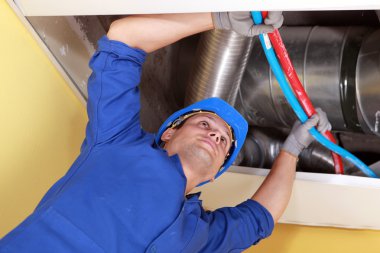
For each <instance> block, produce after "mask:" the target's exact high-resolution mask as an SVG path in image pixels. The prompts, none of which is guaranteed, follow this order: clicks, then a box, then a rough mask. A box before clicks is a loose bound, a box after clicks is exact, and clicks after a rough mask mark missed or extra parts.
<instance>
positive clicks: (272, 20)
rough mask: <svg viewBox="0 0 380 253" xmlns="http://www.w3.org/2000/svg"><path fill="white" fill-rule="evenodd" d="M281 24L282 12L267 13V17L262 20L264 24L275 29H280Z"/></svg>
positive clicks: (282, 20)
mask: <svg viewBox="0 0 380 253" xmlns="http://www.w3.org/2000/svg"><path fill="white" fill-rule="evenodd" d="M283 22H284V16H283V15H282V11H270V12H268V17H267V18H265V19H264V24H266V25H272V26H273V27H274V28H276V29H278V28H280V27H281V26H282V23H283Z"/></svg>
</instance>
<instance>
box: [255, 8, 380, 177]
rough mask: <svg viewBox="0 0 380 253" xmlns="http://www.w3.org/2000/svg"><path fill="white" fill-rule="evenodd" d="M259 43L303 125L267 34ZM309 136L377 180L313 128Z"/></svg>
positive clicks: (258, 20)
mask: <svg viewBox="0 0 380 253" xmlns="http://www.w3.org/2000/svg"><path fill="white" fill-rule="evenodd" d="M252 16H253V18H254V21H255V23H256V24H261V23H262V17H261V13H260V12H252ZM260 42H261V45H262V47H263V49H264V52H265V55H266V56H267V59H268V61H269V64H270V65H271V67H272V70H273V72H274V74H275V76H276V78H277V80H278V81H279V84H280V87H281V89H282V90H283V92H284V95H285V97H286V99H287V100H288V102H289V103H290V104H291V106H292V108H293V110H294V112H295V113H296V115H297V117H298V118H299V119H300V121H301V122H302V123H304V122H305V121H306V120H307V119H308V117H307V115H306V114H305V112H304V111H303V109H302V107H301V105H300V104H299V102H298V101H297V99H296V97H295V96H294V94H293V93H292V90H291V89H290V87H289V85H288V83H287V81H286V79H285V76H284V73H283V72H282V69H281V67H280V65H279V63H278V61H277V58H276V56H275V54H274V51H273V48H272V46H271V43H270V40H269V37H268V36H267V34H260ZM309 132H310V134H311V135H312V136H313V137H314V138H315V139H316V140H317V141H318V142H319V143H321V144H322V145H323V146H325V147H326V148H328V149H330V150H331V151H334V152H336V153H338V154H339V155H341V156H343V157H344V158H346V159H347V160H349V161H350V162H352V163H353V164H355V165H356V166H357V167H358V168H359V169H360V170H362V171H363V172H364V174H366V175H367V176H369V177H374V178H378V176H377V175H376V174H375V173H374V172H373V171H372V170H371V169H370V168H369V167H368V166H367V165H365V164H364V163H363V162H362V161H361V160H360V159H358V158H357V157H356V156H354V155H353V154H351V153H349V152H348V151H346V150H345V149H343V148H341V147H339V146H337V145H336V144H335V143H332V142H330V141H329V140H327V139H326V138H325V137H324V136H323V135H321V134H320V133H319V132H318V131H317V130H316V129H315V128H314V127H313V128H311V129H310V130H309Z"/></svg>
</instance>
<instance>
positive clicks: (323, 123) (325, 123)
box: [315, 108, 331, 133]
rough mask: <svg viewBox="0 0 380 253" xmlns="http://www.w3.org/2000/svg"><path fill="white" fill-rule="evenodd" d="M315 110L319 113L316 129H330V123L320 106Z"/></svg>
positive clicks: (320, 130)
mask: <svg viewBox="0 0 380 253" xmlns="http://www.w3.org/2000/svg"><path fill="white" fill-rule="evenodd" d="M315 110H316V111H317V113H318V115H319V122H318V126H317V129H318V131H319V132H321V133H324V132H326V131H327V130H331V124H330V122H329V120H328V118H327V114H326V113H325V112H324V111H322V109H321V108H317V109H315Z"/></svg>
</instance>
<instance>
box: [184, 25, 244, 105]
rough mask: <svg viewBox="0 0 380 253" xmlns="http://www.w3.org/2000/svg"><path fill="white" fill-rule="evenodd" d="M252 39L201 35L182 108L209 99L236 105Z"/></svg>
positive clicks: (213, 33) (223, 34)
mask: <svg viewBox="0 0 380 253" xmlns="http://www.w3.org/2000/svg"><path fill="white" fill-rule="evenodd" d="M251 45H252V39H251V38H247V37H245V36H241V35H239V34H237V33H235V32H231V31H224V30H212V31H208V32H205V33H204V34H202V35H201V38H200V41H199V44H198V48H197V53H196V60H195V62H196V64H195V65H194V67H193V71H192V74H191V75H190V80H189V83H188V86H187V90H186V97H185V105H189V104H192V103H194V102H197V101H199V100H202V99H204V98H208V97H220V98H222V99H224V100H226V101H227V102H228V103H230V104H231V105H234V104H235V100H236V95H237V91H238V89H239V85H240V82H241V79H242V76H243V73H244V70H245V67H246V63H247V59H248V56H249V52H250V48H251Z"/></svg>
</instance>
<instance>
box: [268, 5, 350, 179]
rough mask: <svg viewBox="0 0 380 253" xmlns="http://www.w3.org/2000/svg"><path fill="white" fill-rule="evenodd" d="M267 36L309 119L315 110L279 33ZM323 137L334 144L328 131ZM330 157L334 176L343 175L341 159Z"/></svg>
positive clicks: (336, 156) (275, 31) (333, 154)
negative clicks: (332, 161) (332, 162)
mask: <svg viewBox="0 0 380 253" xmlns="http://www.w3.org/2000/svg"><path fill="white" fill-rule="evenodd" d="M267 14H268V12H266V11H265V12H264V11H263V12H262V16H263V18H265V17H266V16H267ZM268 36H269V39H270V41H271V43H272V46H273V48H274V50H275V52H276V55H277V57H278V59H279V61H280V63H281V67H282V69H283V71H284V72H285V74H286V77H287V78H288V80H289V83H290V85H291V86H292V89H293V92H294V94H295V95H296V97H297V99H298V101H299V102H300V104H301V106H302V108H303V109H304V110H305V113H306V114H307V116H308V117H311V116H312V115H313V114H315V113H316V112H315V109H314V107H313V105H312V103H311V101H310V99H309V97H308V95H307V94H306V92H305V90H304V88H303V86H302V84H301V82H300V80H299V78H298V75H297V73H296V71H295V69H294V67H293V64H292V62H291V60H290V58H289V55H288V52H287V50H286V48H285V45H284V43H283V41H282V38H281V35H280V33H279V32H278V30H277V29H275V30H274V32H273V33H269V34H268ZM323 135H324V136H325V137H326V138H327V139H329V140H330V141H332V142H334V143H336V140H335V138H334V136H333V135H332V133H331V132H330V131H326V132H324V133H323ZM331 155H332V157H333V160H334V167H335V173H336V174H344V168H343V162H342V158H341V157H340V156H339V155H338V154H336V153H334V152H331Z"/></svg>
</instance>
